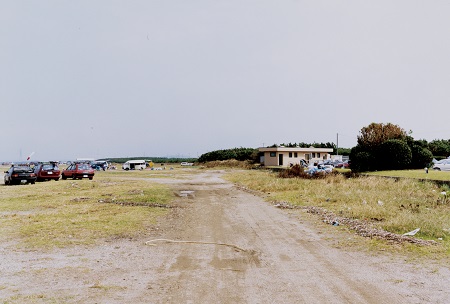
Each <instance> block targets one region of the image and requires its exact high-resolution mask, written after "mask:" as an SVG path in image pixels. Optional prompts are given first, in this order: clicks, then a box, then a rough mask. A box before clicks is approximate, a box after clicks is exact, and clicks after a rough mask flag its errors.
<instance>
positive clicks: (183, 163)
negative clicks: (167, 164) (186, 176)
mask: <svg viewBox="0 0 450 304" xmlns="http://www.w3.org/2000/svg"><path fill="white" fill-rule="evenodd" d="M181 165H182V166H193V165H194V163H188V162H182V163H181Z"/></svg>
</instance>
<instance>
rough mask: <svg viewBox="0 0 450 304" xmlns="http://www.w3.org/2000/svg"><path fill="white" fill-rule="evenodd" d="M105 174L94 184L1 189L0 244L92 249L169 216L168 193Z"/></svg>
mask: <svg viewBox="0 0 450 304" xmlns="http://www.w3.org/2000/svg"><path fill="white" fill-rule="evenodd" d="M108 173H109V172H105V173H104V174H96V176H95V177H94V180H92V181H90V180H66V181H63V180H60V181H57V182H55V181H49V182H42V183H36V184H35V185H19V186H1V187H0V225H1V226H2V230H1V231H0V239H2V240H13V239H14V240H16V241H18V246H20V247H26V248H51V247H63V246H69V245H79V244H94V243H96V242H97V241H98V240H99V239H108V238H123V237H133V236H136V235H138V234H139V233H141V232H142V231H144V230H145V229H146V228H149V227H151V226H152V225H154V224H155V223H156V220H157V218H158V217H160V216H163V215H165V214H166V213H167V211H168V209H166V208H161V207H164V206H169V205H170V202H171V200H172V198H173V193H172V191H171V190H170V189H169V188H167V187H166V186H163V185H160V184H155V183H151V182H149V181H145V180H133V179H130V180H128V179H121V178H115V177H114V176H112V175H109V174H108ZM155 206H158V207H155Z"/></svg>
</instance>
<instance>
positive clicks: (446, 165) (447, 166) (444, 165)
mask: <svg viewBox="0 0 450 304" xmlns="http://www.w3.org/2000/svg"><path fill="white" fill-rule="evenodd" d="M433 170H437V171H450V159H444V160H442V161H439V162H437V163H435V164H434V165H433Z"/></svg>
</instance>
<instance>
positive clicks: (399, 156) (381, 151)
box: [377, 139, 412, 170]
mask: <svg viewBox="0 0 450 304" xmlns="http://www.w3.org/2000/svg"><path fill="white" fill-rule="evenodd" d="M377 150H378V151H377V156H378V157H377V160H378V162H377V165H378V168H377V169H379V170H401V169H406V168H409V166H410V164H411V160H412V152H411V149H410V148H409V146H408V144H407V143H406V141H404V140H401V139H389V140H386V141H385V142H383V143H382V144H381V145H380V147H379V148H378V149H377Z"/></svg>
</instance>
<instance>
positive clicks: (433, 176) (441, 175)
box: [364, 169, 450, 181]
mask: <svg viewBox="0 0 450 304" xmlns="http://www.w3.org/2000/svg"><path fill="white" fill-rule="evenodd" d="M364 174H368V175H378V176H389V177H405V178H415V179H425V180H427V179H429V180H439V181H450V171H435V170H432V169H430V170H429V171H428V173H426V172H425V170H424V169H422V170H395V171H376V172H367V173H364Z"/></svg>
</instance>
